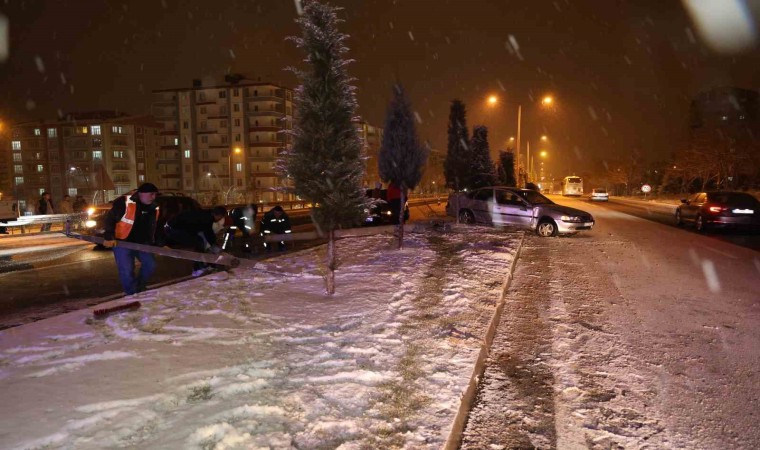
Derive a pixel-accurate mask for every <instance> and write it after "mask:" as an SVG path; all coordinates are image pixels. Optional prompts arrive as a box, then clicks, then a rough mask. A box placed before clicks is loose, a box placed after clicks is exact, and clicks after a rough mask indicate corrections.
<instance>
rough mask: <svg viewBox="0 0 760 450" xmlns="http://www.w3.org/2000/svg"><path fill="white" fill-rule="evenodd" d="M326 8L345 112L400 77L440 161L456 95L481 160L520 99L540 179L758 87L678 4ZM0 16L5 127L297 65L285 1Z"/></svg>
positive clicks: (90, 6) (45, 5)
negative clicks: (544, 166) (489, 100)
mask: <svg viewBox="0 0 760 450" xmlns="http://www.w3.org/2000/svg"><path fill="white" fill-rule="evenodd" d="M737 1H740V0H737ZM332 4H334V5H339V6H342V7H344V8H345V9H344V10H343V11H342V13H341V17H342V18H344V19H345V23H344V24H343V28H342V31H344V32H345V33H347V34H349V35H350V36H351V37H350V38H349V40H348V46H349V47H350V49H351V51H350V57H352V58H353V59H355V60H356V63H354V64H353V65H351V66H350V72H351V74H352V75H353V76H354V77H356V78H357V81H356V84H357V86H358V88H359V91H358V100H359V105H360V109H359V113H360V114H361V115H362V116H364V118H366V119H367V120H368V121H369V122H370V123H373V124H376V125H380V126H382V125H383V122H384V117H385V108H386V105H387V102H388V100H389V99H390V96H391V86H392V83H393V82H394V80H396V79H398V80H400V81H401V82H402V83H403V84H404V85H405V86H406V88H407V90H408V92H409V94H410V95H411V98H412V102H413V107H414V109H415V110H416V111H417V113H418V114H419V118H420V120H421V121H422V123H421V124H419V133H420V136H421V138H422V139H424V140H427V141H429V142H430V144H431V145H432V146H433V148H435V149H438V150H441V151H444V152H445V148H446V123H447V118H448V112H449V102H450V100H451V99H453V98H459V99H461V100H463V101H464V102H465V103H466V105H467V109H468V125H469V126H470V127H472V126H473V125H478V124H484V125H486V126H488V127H489V130H490V139H489V140H490V143H491V149H492V151H493V152H494V153H495V151H496V150H497V149H501V148H504V146H505V143H506V141H507V139H508V137H509V136H513V135H515V133H516V112H517V105H518V104H522V106H523V149H524V148H525V141H526V140H528V139H530V140H531V141H532V146H533V148H537V147H536V143H537V142H536V141H537V138H538V136H540V135H541V134H547V135H548V136H549V138H550V143H549V144H548V145H545V146H541V147H540V148H542V149H544V148H545V149H546V150H548V151H549V154H550V157H549V160H550V162H551V165H550V169H551V171H556V172H564V171H584V170H587V169H588V168H589V167H591V165H592V164H593V163H595V162H598V161H599V160H601V159H606V160H615V159H622V158H626V155H629V154H630V152H631V151H633V149H639V150H640V151H641V153H642V154H643V155H644V156H645V157H646V158H647V159H648V160H650V161H656V160H666V159H668V158H669V156H670V153H671V152H672V151H674V150H675V149H676V148H677V147H679V146H683V145H684V140H685V136H686V133H687V123H688V122H687V119H688V117H687V112H688V106H689V101H690V99H691V97H692V96H693V95H695V94H696V93H698V92H699V91H701V90H705V89H709V88H711V87H714V86H726V85H728V86H737V87H742V88H748V89H755V90H757V89H758V88H760V86H758V85H759V84H760V64H759V63H760V52H759V51H758V47H757V45H756V46H755V47H754V48H753V49H750V50H748V51H744V52H742V53H737V54H730V55H729V54H719V53H716V52H714V51H713V50H710V49H709V48H708V47H707V46H706V45H705V43H704V42H703V41H702V39H701V37H700V35H699V33H698V31H697V30H696V28H695V26H694V24H693V23H692V22H691V21H690V19H689V16H688V15H687V13H686V11H685V10H684V7H683V6H682V4H681V2H678V1H668V0H651V1H645V0H639V1H613V0H609V1H608V0H587V1H578V0H572V1H571V0H556V1H535V0H525V1H505V0H501V1H495V0H494V1H487V0H449V1H445V0H406V1H405V0H397V1H393V0H369V1H360V0H354V1H347V0H345V1H333V2H332ZM0 12H1V13H2V14H3V15H4V16H5V17H6V18H7V19H8V22H9V23H10V56H9V58H8V59H7V60H6V61H5V62H3V63H0V86H2V89H0V114H1V115H2V118H3V119H5V120H7V121H11V122H14V121H21V120H29V119H39V118H47V119H51V118H55V117H57V115H58V111H59V110H60V111H62V112H64V113H65V112H69V111H77V110H79V111H84V110H93V109H118V110H121V111H125V112H128V113H133V114H143V113H149V112H150V109H149V105H150V103H151V101H152V96H151V94H150V93H151V91H152V90H154V89H167V88H177V87H189V86H190V85H191V81H192V79H193V78H201V79H203V80H204V81H206V82H210V80H212V79H214V78H216V79H221V78H222V77H223V75H224V73H226V72H227V71H231V72H235V73H242V74H245V75H246V76H247V77H248V78H250V79H252V80H254V81H255V80H258V79H259V78H260V79H261V81H270V80H271V81H274V82H276V83H281V84H284V85H289V86H295V84H296V80H295V79H294V78H293V76H292V75H291V74H290V73H288V72H285V71H284V70H283V68H284V67H286V66H289V65H299V64H301V59H302V55H301V54H299V53H298V51H297V49H296V48H295V46H294V45H293V44H292V43H291V42H288V41H285V37H286V36H289V35H293V34H297V33H298V30H297V28H296V25H295V24H294V22H293V20H294V18H295V17H296V15H297V11H296V7H295V4H294V2H293V1H289V0H266V1H264V0H222V1H208V0H183V1H179V0H144V1H123V0H122V1H110V0H87V1H83V0H60V1H52V0H51V1H41V0H25V1H22V0H0ZM757 13H758V11H755V18H754V19H752V21H753V23H755V24H757V23H758V20H757V17H758V14H757ZM515 43H516V44H517V47H518V49H519V51H517V52H516V51H515V46H514V44H515ZM490 94H496V95H498V96H499V97H500V103H499V105H498V106H497V107H495V108H494V107H488V106H487V105H486V103H485V99H486V97H487V96H488V95H490ZM546 94H550V95H552V96H554V98H555V99H556V108H555V109H554V110H553V111H544V110H541V108H539V107H538V103H539V100H540V98H541V97H542V96H543V95H546ZM557 175H559V176H561V175H560V174H559V173H558V174H557Z"/></svg>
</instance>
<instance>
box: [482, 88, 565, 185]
mask: <svg viewBox="0 0 760 450" xmlns="http://www.w3.org/2000/svg"><path fill="white" fill-rule="evenodd" d="M498 101H499V99H498V97H497V96H495V95H491V96H489V97H488V99H487V102H488V104H489V105H490V106H495V105H496V104H497V103H498ZM553 104H554V98H553V97H552V96H550V95H546V96H544V97H543V98H542V99H541V105H542V106H544V107H550V106H552V105H553ZM521 137H522V104H518V105H517V145H516V149H515V153H516V154H517V156H516V168H517V174H516V175H517V178H518V180H517V184H518V185H519V184H520V179H519V178H520V159H521V158H520V156H521V155H520V153H521V150H522V149H521V146H520V144H521ZM546 139H547V138H546V136H542V137H541V140H543V141H545V140H546ZM525 165H526V171H525V181H528V178H529V177H530V172H531V161H530V142H528V149H527V154H526V158H525Z"/></svg>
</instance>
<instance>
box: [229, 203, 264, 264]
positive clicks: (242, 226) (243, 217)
mask: <svg viewBox="0 0 760 450" xmlns="http://www.w3.org/2000/svg"><path fill="white" fill-rule="evenodd" d="M257 213H258V206H257V205H256V204H255V203H251V204H248V205H246V206H239V207H237V208H235V209H233V210H232V212H231V213H230V216H231V218H232V226H231V227H230V228H229V232H228V233H227V234H228V244H229V245H230V246H231V245H232V242H233V240H234V239H235V233H236V232H237V231H238V230H240V234H242V235H243V239H242V240H243V242H242V250H243V252H245V253H250V252H251V237H252V235H253V232H254V230H255V228H256V214H257Z"/></svg>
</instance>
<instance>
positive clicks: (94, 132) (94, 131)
mask: <svg viewBox="0 0 760 450" xmlns="http://www.w3.org/2000/svg"><path fill="white" fill-rule="evenodd" d="M90 134H92V135H93V136H100V125H93V126H91V127H90Z"/></svg>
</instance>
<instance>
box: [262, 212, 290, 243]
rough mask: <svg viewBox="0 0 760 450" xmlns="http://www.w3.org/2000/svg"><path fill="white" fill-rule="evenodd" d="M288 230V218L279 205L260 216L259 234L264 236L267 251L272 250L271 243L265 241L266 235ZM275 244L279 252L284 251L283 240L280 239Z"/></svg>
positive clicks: (288, 231)
mask: <svg viewBox="0 0 760 450" xmlns="http://www.w3.org/2000/svg"><path fill="white" fill-rule="evenodd" d="M290 232H291V229H290V218H289V217H288V215H287V214H285V211H283V209H282V206H280V205H277V206H275V207H274V208H272V209H270V210H269V212H267V213H266V214H264V217H262V218H261V236H262V237H263V238H264V248H265V249H266V251H268V252H271V251H272V247H273V245H272V243H271V242H267V241H266V238H267V235H270V234H288V233H290ZM277 246H278V249H279V250H280V251H281V252H282V251H285V241H280V242H279V243H278V245H277Z"/></svg>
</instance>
